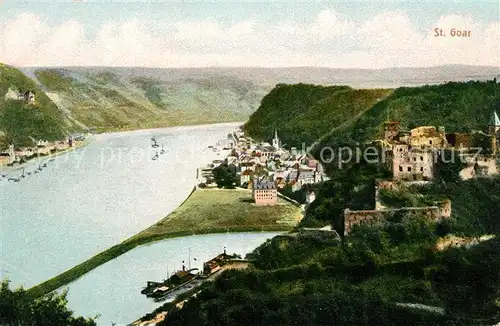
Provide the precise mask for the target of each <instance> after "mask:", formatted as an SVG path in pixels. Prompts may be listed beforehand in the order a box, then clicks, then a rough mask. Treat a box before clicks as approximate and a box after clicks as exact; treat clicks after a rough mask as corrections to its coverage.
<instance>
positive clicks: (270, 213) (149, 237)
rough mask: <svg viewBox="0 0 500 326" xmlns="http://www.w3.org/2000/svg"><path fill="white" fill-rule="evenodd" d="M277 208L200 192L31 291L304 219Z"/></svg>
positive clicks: (230, 193)
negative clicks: (143, 253)
mask: <svg viewBox="0 0 500 326" xmlns="http://www.w3.org/2000/svg"><path fill="white" fill-rule="evenodd" d="M278 203H279V205H276V206H256V205H254V204H253V203H252V202H251V191H249V190H246V189H197V190H196V191H194V192H192V193H191V195H190V196H189V197H188V199H187V200H186V201H185V202H184V203H182V205H180V206H179V207H178V208H177V209H176V210H174V211H173V212H172V213H171V214H169V215H168V216H167V217H165V218H164V219H162V220H160V221H159V222H157V223H156V224H154V225H152V226H151V227H149V228H147V229H145V230H144V231H142V232H140V233H138V234H137V235H134V236H132V237H130V238H129V239H127V240H125V241H123V242H122V243H120V244H117V245H115V246H113V247H111V248H109V249H107V250H105V251H103V252H101V253H99V254H97V255H95V256H93V257H92V258H90V259H88V260H86V261H84V262H83V263H81V264H79V265H76V266H75V267H73V268H71V269H69V270H67V271H65V272H63V273H62V274H60V275H58V276H56V277H53V278H51V279H49V280H47V281H45V282H43V283H41V284H39V285H37V286H34V287H32V288H31V289H29V290H28V293H29V294H30V295H32V296H33V297H40V296H43V295H45V294H47V293H50V292H52V291H54V290H57V289H59V288H61V287H62V286H65V285H67V284H69V283H70V282H73V281H74V280H76V279H78V278H79V277H81V276H83V275H84V274H86V273H88V272H90V271H91V270H93V269H95V268H97V267H99V266H100V265H102V264H104V263H106V262H108V261H110V260H112V259H114V258H116V257H118V256H120V255H122V254H124V253H126V252H128V251H130V250H132V249H134V248H136V247H138V246H140V245H144V244H147V243H151V242H154V241H158V240H163V239H167V238H176V237H184V236H190V235H199V234H209V233H226V232H258V231H289V230H292V229H293V227H294V226H295V225H296V224H297V223H298V221H299V220H300V218H301V216H302V215H301V208H300V207H297V206H295V205H292V204H291V203H289V202H286V201H284V200H281V199H280V200H279V201H278Z"/></svg>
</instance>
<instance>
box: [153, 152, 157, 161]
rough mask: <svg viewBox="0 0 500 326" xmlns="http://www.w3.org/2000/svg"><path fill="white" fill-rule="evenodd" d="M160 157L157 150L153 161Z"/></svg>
mask: <svg viewBox="0 0 500 326" xmlns="http://www.w3.org/2000/svg"><path fill="white" fill-rule="evenodd" d="M157 159H158V152H156V154H155V156H153V161H155V160H157Z"/></svg>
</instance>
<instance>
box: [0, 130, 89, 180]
mask: <svg viewBox="0 0 500 326" xmlns="http://www.w3.org/2000/svg"><path fill="white" fill-rule="evenodd" d="M94 139H95V138H94V136H93V135H91V134H89V135H88V136H87V138H85V140H84V141H81V142H78V141H77V142H74V145H73V146H72V147H68V148H65V149H63V150H60V151H56V152H54V153H50V154H47V155H35V156H34V157H33V158H29V159H28V160H26V161H24V162H23V163H20V164H16V165H12V166H8V165H1V164H0V170H3V171H9V170H18V169H19V168H22V167H25V166H26V165H29V164H32V163H34V162H39V161H43V160H47V159H50V158H54V157H56V156H59V155H63V154H66V153H69V152H72V151H75V150H77V149H80V148H82V147H85V146H87V145H89V144H90V143H91V142H92V141H93V140H94Z"/></svg>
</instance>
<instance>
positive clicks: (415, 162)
mask: <svg viewBox="0 0 500 326" xmlns="http://www.w3.org/2000/svg"><path fill="white" fill-rule="evenodd" d="M394 150H395V152H394V158H393V167H392V173H393V177H394V179H395V180H431V179H432V178H433V175H434V155H433V153H432V151H422V150H411V151H409V149H408V146H406V147H404V145H397V146H394Z"/></svg>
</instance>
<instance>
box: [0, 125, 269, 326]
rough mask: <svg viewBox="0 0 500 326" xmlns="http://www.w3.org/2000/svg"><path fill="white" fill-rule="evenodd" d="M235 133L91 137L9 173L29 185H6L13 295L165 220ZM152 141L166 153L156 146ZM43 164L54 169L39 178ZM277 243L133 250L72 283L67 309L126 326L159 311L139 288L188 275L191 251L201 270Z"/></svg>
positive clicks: (254, 239) (191, 241) (5, 259)
mask: <svg viewBox="0 0 500 326" xmlns="http://www.w3.org/2000/svg"><path fill="white" fill-rule="evenodd" d="M238 125H239V124H220V125H205V126H189V127H175V128H165V129H154V130H141V131H132V132H120V133H110V134H100V135H94V136H93V138H94V139H93V140H92V142H91V143H90V144H88V145H87V146H86V147H83V148H80V149H77V150H74V151H72V152H68V153H65V154H62V155H59V156H56V157H54V158H53V159H51V160H50V161H49V160H48V159H44V160H42V161H39V162H32V163H29V164H27V165H25V166H23V167H22V168H3V170H2V171H1V172H2V174H4V173H6V174H8V176H9V177H15V176H19V175H20V173H21V171H22V170H23V169H24V170H25V175H26V177H25V178H22V179H21V180H20V182H12V181H7V178H8V177H6V178H1V180H0V203H1V209H0V213H1V216H0V217H1V228H0V239H1V240H0V246H1V247H0V263H1V268H0V272H1V277H2V278H3V279H4V278H7V279H9V280H10V282H11V287H12V288H16V287H19V286H24V287H25V288H29V287H31V286H33V285H36V284H38V283H40V282H42V281H45V280H47V279H49V278H51V277H53V276H56V275H58V274H59V273H61V272H63V271H65V270H67V269H68V268H70V267H73V266H74V265H76V264H78V263H80V262H82V261H84V260H86V259H88V258H90V257H92V256H93V255H95V254H97V253H99V252H101V251H103V250H105V249H107V248H109V247H110V246H112V245H114V244H117V243H118V242H120V241H123V240H124V239H126V238H128V237H130V236H132V235H134V234H136V233H137V232H139V231H141V230H143V229H145V228H146V227H148V226H150V225H151V224H153V223H155V222H156V221H158V220H160V219H161V218H163V217H164V216H166V215H168V214H169V213H170V212H172V211H173V210H174V209H175V208H176V207H177V206H178V205H179V204H181V203H182V201H183V200H184V199H185V198H186V197H187V196H188V195H189V193H190V192H191V190H192V187H193V185H194V184H195V183H196V168H197V167H199V166H201V165H204V164H206V163H208V162H211V161H212V160H214V159H220V158H221V156H220V155H218V154H217V153H215V152H213V151H212V150H209V149H208V146H209V145H215V144H216V143H217V142H218V141H219V140H221V139H225V138H226V136H227V134H228V133H230V132H231V131H233V130H234V129H235V128H236V127H237V126H238ZM152 138H155V139H156V141H157V143H158V145H159V146H160V147H158V148H156V149H155V148H153V147H152V146H151V145H152V143H153V141H152ZM162 148H163V150H164V151H165V153H163V154H161V150H162ZM156 152H158V154H159V155H158V158H157V159H153V156H154V155H155V154H156ZM40 162H42V163H43V162H46V163H47V167H45V168H42V170H41V171H39V172H38V173H35V170H36V169H37V168H38V167H39V163H40ZM29 173H30V174H29ZM28 174H29V175H28ZM274 235H275V233H238V234H219V235H202V236H192V237H184V238H179V239H168V240H164V241H160V242H157V243H154V244H150V245H147V246H142V247H139V248H136V249H134V250H132V251H130V252H128V253H126V254H124V255H123V256H120V257H118V258H117V259H115V260H113V261H111V262H108V263H106V264H104V265H102V266H100V267H98V268H97V269H95V270H93V271H91V272H90V273H88V274H86V275H84V276H83V277H82V278H80V279H78V280H76V281H75V282H73V283H71V284H69V285H68V288H69V294H68V299H69V307H70V308H71V309H72V310H74V311H75V313H76V314H77V315H83V316H86V317H93V316H95V315H97V314H100V317H99V318H98V319H97V321H98V324H99V325H111V322H115V323H116V325H117V326H118V325H125V324H127V323H129V322H132V321H133V320H135V319H137V318H139V317H141V316H142V315H143V314H145V313H147V312H150V311H152V310H153V309H154V308H155V307H157V306H158V305H159V304H158V303H155V302H153V301H152V300H150V299H147V298H146V297H144V296H143V295H141V294H140V290H141V288H142V287H143V286H144V285H145V282H146V281H148V280H161V279H163V278H165V277H166V275H167V269H170V271H171V272H172V271H174V270H175V269H179V268H181V261H182V260H186V264H188V262H187V260H188V257H189V250H191V255H192V257H193V260H192V262H191V263H192V266H191V267H198V268H201V267H202V262H203V261H206V260H208V259H210V258H212V257H213V256H215V255H216V254H218V253H220V252H221V251H222V250H223V247H224V246H226V247H227V249H228V252H230V253H233V252H236V253H238V254H241V255H245V254H246V253H248V252H250V251H251V250H253V249H254V248H255V247H257V246H258V245H259V244H260V243H262V242H264V241H265V239H267V238H270V237H272V236H274ZM194 258H196V261H195V260H194Z"/></svg>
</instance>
